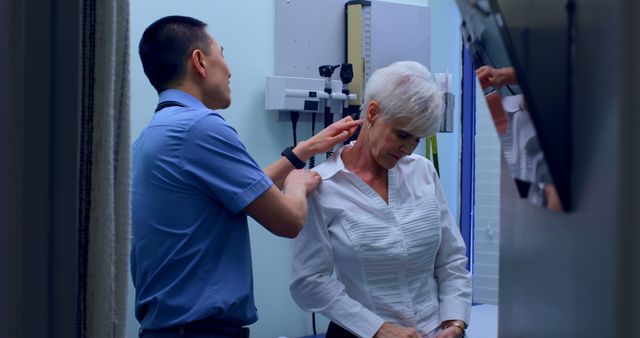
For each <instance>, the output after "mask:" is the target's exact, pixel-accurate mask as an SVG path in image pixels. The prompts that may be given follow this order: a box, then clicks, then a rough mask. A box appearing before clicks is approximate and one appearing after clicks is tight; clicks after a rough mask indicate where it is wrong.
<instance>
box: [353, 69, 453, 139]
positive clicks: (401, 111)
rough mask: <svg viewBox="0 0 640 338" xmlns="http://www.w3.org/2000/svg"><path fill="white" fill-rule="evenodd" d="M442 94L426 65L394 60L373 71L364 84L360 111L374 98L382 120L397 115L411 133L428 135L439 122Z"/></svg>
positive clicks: (434, 129) (396, 117)
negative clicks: (362, 102) (378, 106)
mask: <svg viewBox="0 0 640 338" xmlns="http://www.w3.org/2000/svg"><path fill="white" fill-rule="evenodd" d="M442 95H443V94H442V91H440V89H439V88H438V86H437V85H436V83H435V82H434V80H433V79H432V77H431V72H429V69H427V67H425V66H423V65H422V64H420V63H418V62H414V61H398V62H394V63H392V64H391V65H389V66H387V67H384V68H379V69H378V70H376V71H375V72H373V74H372V75H371V77H370V78H369V80H368V81H367V85H366V87H365V95H364V104H363V111H366V108H367V107H368V106H369V103H370V102H371V101H372V100H375V101H377V102H378V103H379V104H380V118H381V119H382V120H384V121H386V122H389V121H393V120H398V119H400V120H402V121H403V122H405V123H406V128H407V131H409V132H410V133H411V134H414V135H416V136H420V137H424V136H429V135H432V134H434V133H435V132H436V131H437V130H438V127H439V126H440V116H441V115H442V112H443V110H444V107H443V98H442Z"/></svg>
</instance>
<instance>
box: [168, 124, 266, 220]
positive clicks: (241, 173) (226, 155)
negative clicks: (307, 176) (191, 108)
mask: <svg viewBox="0 0 640 338" xmlns="http://www.w3.org/2000/svg"><path fill="white" fill-rule="evenodd" d="M184 138H185V139H184V144H183V149H182V154H181V165H182V166H183V169H184V170H185V172H186V173H187V178H186V179H187V180H188V181H190V182H192V183H193V184H194V186H196V187H197V188H198V189H200V190H201V191H203V192H204V193H205V194H206V195H208V196H210V197H211V198H213V199H214V200H217V201H219V202H220V203H222V204H223V205H224V206H225V207H226V208H227V209H229V210H231V212H233V213H238V212H240V211H241V210H242V209H244V208H245V207H246V206H247V205H249V204H250V203H251V202H253V200H255V199H256V198H257V197H258V196H260V195H262V194H263V193H264V192H265V191H267V189H269V188H270V187H271V185H273V183H272V182H271V180H270V179H269V177H268V176H267V175H266V174H265V173H264V172H263V171H262V169H260V167H259V166H258V164H257V163H256V161H255V160H254V159H253V158H252V157H251V155H249V153H248V152H247V150H246V148H245V147H244V145H243V144H242V142H241V141H240V138H239V136H238V133H237V132H236V131H235V129H233V128H232V127H231V126H230V125H229V124H228V123H226V122H225V121H224V120H223V119H222V118H221V117H219V116H217V115H215V114H209V115H205V116H204V117H202V118H201V119H199V120H197V121H196V122H195V123H194V124H193V125H192V126H191V127H190V128H189V129H188V130H187V131H186V132H185V135H184Z"/></svg>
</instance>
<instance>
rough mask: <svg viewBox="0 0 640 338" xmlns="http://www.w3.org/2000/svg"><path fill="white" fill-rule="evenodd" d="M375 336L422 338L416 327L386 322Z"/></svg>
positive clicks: (376, 337) (381, 337) (375, 337)
mask: <svg viewBox="0 0 640 338" xmlns="http://www.w3.org/2000/svg"><path fill="white" fill-rule="evenodd" d="M373 338H420V335H419V334H418V331H416V329H411V328H408V327H402V326H397V325H393V324H391V323H387V322H385V323H384V324H382V326H381V327H380V329H378V332H376V334H375V335H374V336H373Z"/></svg>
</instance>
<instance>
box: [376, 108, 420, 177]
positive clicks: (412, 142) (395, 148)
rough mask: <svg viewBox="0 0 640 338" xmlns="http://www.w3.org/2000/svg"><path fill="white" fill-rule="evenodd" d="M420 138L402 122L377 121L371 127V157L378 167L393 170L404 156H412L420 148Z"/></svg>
mask: <svg viewBox="0 0 640 338" xmlns="http://www.w3.org/2000/svg"><path fill="white" fill-rule="evenodd" d="M418 142H420V137H418V136H416V135H413V134H411V133H410V132H409V131H407V129H406V125H405V124H404V123H401V122H400V121H393V120H391V121H383V120H382V119H379V118H378V119H375V121H373V122H372V123H371V127H369V143H370V149H371V155H372V156H373V158H374V160H375V161H376V163H378V165H380V166H382V167H384V168H385V169H391V168H393V167H394V166H395V165H396V163H398V161H399V160H400V159H401V158H403V157H404V156H407V155H410V154H411V153H413V151H414V150H415V149H416V146H418Z"/></svg>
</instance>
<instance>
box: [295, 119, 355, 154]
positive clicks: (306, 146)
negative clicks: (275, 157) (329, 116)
mask: <svg viewBox="0 0 640 338" xmlns="http://www.w3.org/2000/svg"><path fill="white" fill-rule="evenodd" d="M360 124H362V120H355V121H354V120H353V118H351V116H347V117H345V118H343V119H341V120H339V121H336V122H334V123H333V124H332V125H330V126H328V127H326V128H324V129H323V130H322V131H320V132H319V133H317V134H316V135H314V136H313V137H311V138H310V139H308V140H306V141H302V142H299V143H298V145H297V146H296V147H295V148H294V149H293V152H294V153H295V154H296V155H297V156H298V157H299V158H300V159H301V160H303V161H306V160H307V159H309V158H310V157H311V156H313V155H315V154H321V153H324V152H327V151H329V150H331V149H333V147H335V145H336V144H338V143H341V142H344V141H346V140H347V139H349V137H351V135H353V133H355V132H356V129H358V126H359V125H360Z"/></svg>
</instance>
